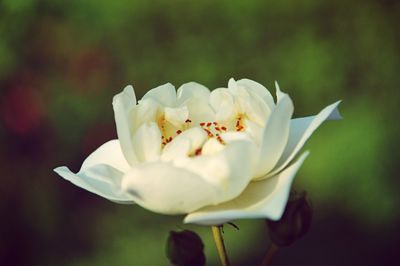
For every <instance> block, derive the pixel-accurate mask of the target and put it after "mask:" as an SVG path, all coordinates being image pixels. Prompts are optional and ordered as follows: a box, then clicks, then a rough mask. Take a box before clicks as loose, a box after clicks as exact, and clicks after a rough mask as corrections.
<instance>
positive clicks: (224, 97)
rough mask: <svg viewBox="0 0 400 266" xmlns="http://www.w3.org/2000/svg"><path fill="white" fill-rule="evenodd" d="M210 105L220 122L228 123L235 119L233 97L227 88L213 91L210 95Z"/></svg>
mask: <svg viewBox="0 0 400 266" xmlns="http://www.w3.org/2000/svg"><path fill="white" fill-rule="evenodd" d="M210 105H211V107H212V108H213V109H214V111H215V113H216V120H217V121H218V122H226V121H229V120H231V119H234V118H235V115H236V112H235V111H236V110H235V105H234V101H233V96H232V95H231V94H230V93H229V90H228V89H226V88H219V89H216V90H213V91H212V92H211V95H210Z"/></svg>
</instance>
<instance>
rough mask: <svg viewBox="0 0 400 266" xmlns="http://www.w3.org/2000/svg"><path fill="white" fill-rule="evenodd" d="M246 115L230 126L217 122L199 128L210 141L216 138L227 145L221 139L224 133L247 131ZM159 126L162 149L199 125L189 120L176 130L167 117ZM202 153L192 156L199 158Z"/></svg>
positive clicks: (203, 124)
mask: <svg viewBox="0 0 400 266" xmlns="http://www.w3.org/2000/svg"><path fill="white" fill-rule="evenodd" d="M243 120H244V115H243V114H239V115H237V117H236V118H235V119H234V120H233V121H232V122H230V123H228V124H222V123H221V124H220V123H218V122H216V121H205V122H200V123H198V126H199V127H200V128H202V129H203V130H204V131H205V132H206V133H207V136H208V139H211V138H214V139H216V140H217V141H218V142H219V143H221V144H222V145H225V142H224V140H223V139H222V137H221V134H222V133H225V132H229V131H236V132H242V131H244V130H245V124H244V122H243ZM158 126H159V128H160V130H161V140H162V147H163V148H164V147H165V145H167V144H168V143H170V142H171V141H172V140H173V139H174V138H175V137H176V136H178V135H179V134H181V133H182V132H184V131H185V130H187V129H189V128H191V127H195V126H197V124H192V120H190V119H187V120H186V121H185V122H184V124H183V125H182V126H181V127H180V128H176V127H175V126H173V125H172V124H171V123H169V122H168V121H167V120H166V119H165V117H164V116H163V117H161V118H160V119H159V121H158ZM201 153H202V148H201V147H200V148H198V149H196V150H195V151H194V153H193V154H192V155H191V156H199V155H201Z"/></svg>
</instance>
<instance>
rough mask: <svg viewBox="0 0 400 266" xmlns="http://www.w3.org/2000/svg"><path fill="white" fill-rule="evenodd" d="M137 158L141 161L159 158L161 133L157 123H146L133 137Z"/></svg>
mask: <svg viewBox="0 0 400 266" xmlns="http://www.w3.org/2000/svg"><path fill="white" fill-rule="evenodd" d="M133 144H134V148H135V152H136V155H137V158H138V160H139V161H141V162H148V161H154V160H157V159H158V158H159V157H160V153H161V133H160V129H159V128H158V126H157V124H156V123H145V124H143V125H142V126H141V127H140V128H139V129H138V130H137V131H136V134H135V136H134V137H133Z"/></svg>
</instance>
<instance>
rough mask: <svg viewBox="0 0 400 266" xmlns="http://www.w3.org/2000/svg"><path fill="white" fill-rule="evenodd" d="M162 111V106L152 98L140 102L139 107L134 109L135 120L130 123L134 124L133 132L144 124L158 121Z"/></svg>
mask: <svg viewBox="0 0 400 266" xmlns="http://www.w3.org/2000/svg"><path fill="white" fill-rule="evenodd" d="M160 109H162V107H161V106H160V104H159V103H158V102H157V101H156V100H154V99H152V98H147V99H145V100H140V101H139V103H138V105H136V106H135V108H134V109H133V111H134V119H132V120H131V121H130V122H131V123H133V130H132V132H134V131H136V130H137V129H138V128H139V127H140V126H141V125H143V124H144V123H148V122H155V121H157V120H158V116H159V114H160V113H161V112H160V111H161V110H160Z"/></svg>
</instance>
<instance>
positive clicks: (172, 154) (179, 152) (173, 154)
mask: <svg viewBox="0 0 400 266" xmlns="http://www.w3.org/2000/svg"><path fill="white" fill-rule="evenodd" d="M206 140H207V133H206V132H205V131H204V130H203V129H201V128H198V127H194V128H191V129H188V130H186V131H183V132H182V133H181V134H180V135H178V136H176V137H175V138H174V139H173V140H172V141H171V142H170V143H168V144H167V145H166V146H165V147H164V149H163V154H162V157H161V159H162V160H163V161H172V160H175V159H176V158H179V157H187V156H188V155H189V154H190V153H193V152H194V151H195V150H196V149H198V148H200V147H201V146H202V145H203V143H204V142H205V141H206Z"/></svg>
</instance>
